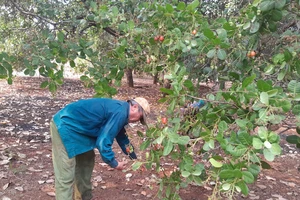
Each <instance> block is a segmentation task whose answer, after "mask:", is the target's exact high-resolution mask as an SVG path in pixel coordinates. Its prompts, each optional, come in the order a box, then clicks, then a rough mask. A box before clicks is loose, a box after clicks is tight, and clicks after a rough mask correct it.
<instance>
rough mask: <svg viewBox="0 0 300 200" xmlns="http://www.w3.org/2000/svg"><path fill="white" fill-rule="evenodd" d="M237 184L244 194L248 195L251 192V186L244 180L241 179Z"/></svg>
mask: <svg viewBox="0 0 300 200" xmlns="http://www.w3.org/2000/svg"><path fill="white" fill-rule="evenodd" d="M236 185H237V186H238V187H239V188H240V189H241V191H242V193H243V194H244V195H246V196H247V195H248V194H249V188H248V186H247V185H246V183H245V182H244V181H239V182H237V183H236Z"/></svg>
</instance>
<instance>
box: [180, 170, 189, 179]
mask: <svg viewBox="0 0 300 200" xmlns="http://www.w3.org/2000/svg"><path fill="white" fill-rule="evenodd" d="M181 175H182V176H183V177H184V178H187V177H189V176H190V175H191V173H190V172H188V171H181Z"/></svg>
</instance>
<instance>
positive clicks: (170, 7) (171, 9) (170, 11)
mask: <svg viewBox="0 0 300 200" xmlns="http://www.w3.org/2000/svg"><path fill="white" fill-rule="evenodd" d="M166 11H167V12H168V13H173V12H174V8H173V6H172V5H170V4H167V5H166Z"/></svg>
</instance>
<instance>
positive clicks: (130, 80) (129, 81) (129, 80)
mask: <svg viewBox="0 0 300 200" xmlns="http://www.w3.org/2000/svg"><path fill="white" fill-rule="evenodd" d="M126 78H127V84H128V86H129V87H134V84H133V76H132V69H127V70H126Z"/></svg>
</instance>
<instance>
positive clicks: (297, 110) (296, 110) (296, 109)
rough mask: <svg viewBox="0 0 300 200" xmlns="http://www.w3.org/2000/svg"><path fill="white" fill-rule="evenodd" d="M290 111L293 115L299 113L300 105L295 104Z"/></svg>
mask: <svg viewBox="0 0 300 200" xmlns="http://www.w3.org/2000/svg"><path fill="white" fill-rule="evenodd" d="M292 112H293V114H294V115H299V114H300V105H295V106H294V108H293V110H292Z"/></svg>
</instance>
